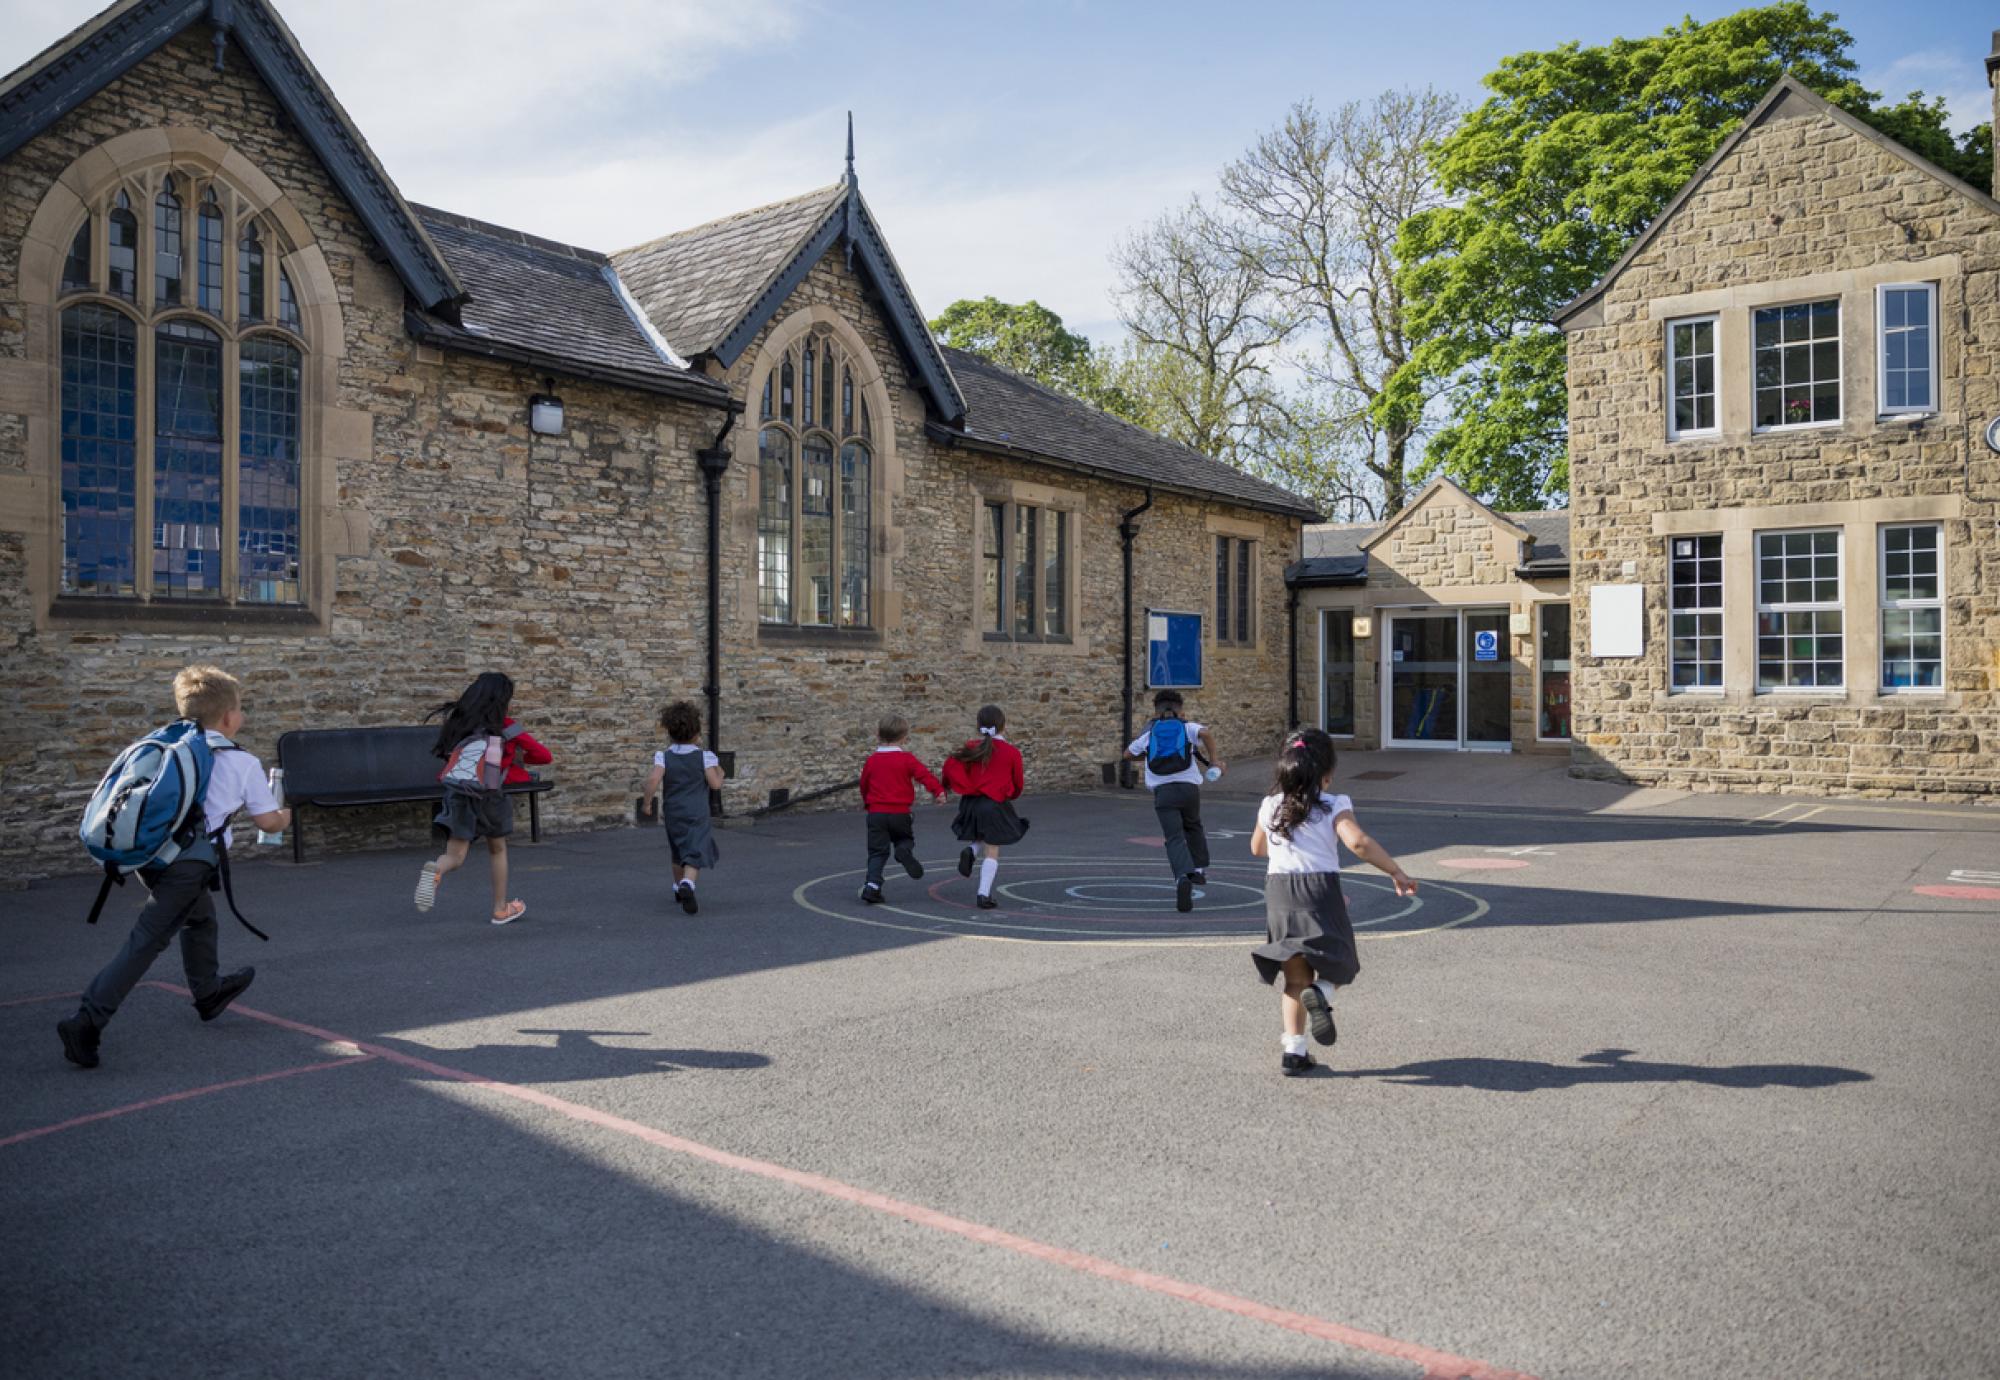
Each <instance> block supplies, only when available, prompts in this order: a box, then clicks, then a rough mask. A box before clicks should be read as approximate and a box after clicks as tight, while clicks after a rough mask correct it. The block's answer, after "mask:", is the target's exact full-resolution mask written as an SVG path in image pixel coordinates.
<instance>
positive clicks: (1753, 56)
mask: <svg viewBox="0 0 2000 1380" xmlns="http://www.w3.org/2000/svg"><path fill="white" fill-rule="evenodd" d="M1851 44H1852V39H1851V38H1850V36H1849V35H1848V33H1847V32H1846V30H1844V29H1842V28H1841V27H1840V26H1839V24H1838V23H1837V21H1836V18H1835V16H1834V15H1832V14H1831V13H1824V12H1820V13H1816V12H1814V11H1813V10H1812V9H1811V8H1810V7H1809V6H1808V5H1806V4H1804V3H1801V2H1800V0H1787V3H1782V4H1774V5H1766V6H1762V7H1760V8H1755V9H1746V10H1742V11H1739V12H1738V13H1736V14H1731V15H1727V16H1724V17H1722V18H1719V19H1715V20H1711V21H1708V22H1706V23H1702V22H1697V21H1695V20H1692V19H1689V20H1685V21H1683V22H1682V23H1680V24H1678V25H1676V26H1674V27H1672V28H1669V29H1667V30H1666V31H1665V32H1663V33H1660V34H1655V35H1652V36H1650V37H1646V38H1638V39H1618V40H1615V41H1613V42H1611V43H1607V44H1603V45H1601V46H1598V47H1591V48H1586V47H1583V46H1581V45H1579V44H1575V43H1569V44H1564V45H1563V46H1562V47H1559V48H1556V49H1554V50H1552V51H1549V52H1535V53H1521V54H1518V55H1516V56H1514V57H1510V58H1507V59H1505V60H1504V61H1502V62H1501V64H1500V67H1499V69H1498V70H1497V71H1495V72H1494V73H1492V74H1491V75H1490V76H1488V77H1487V78H1486V82H1485V84H1486V87H1487V89H1488V90H1489V91H1490V92H1491V93H1492V94H1491V95H1490V96H1489V97H1488V98H1487V99H1486V101H1485V102H1484V103H1483V104H1482V105H1480V106H1479V107H1478V108H1477V109H1475V110H1474V111H1473V112H1472V113H1471V114H1470V115H1468V116H1467V117H1466V118H1465V119H1464V120H1463V121H1462V122H1461V123H1460V125H1459V126H1458V128H1457V129H1456V130H1455V131H1453V133H1452V134H1451V135H1450V136H1449V137H1447V138H1445V139H1443V140H1441V141H1439V142H1438V143H1437V144H1436V145H1434V146H1433V148H1432V158H1433V161H1434V163H1435V166H1436V168H1437V173H1438V178H1439V181H1440V182H1441V183H1442V184H1443V186H1444V189H1445V191H1446V192H1447V193H1448V194H1449V195H1450V196H1451V197H1452V198H1453V204H1452V205H1450V206H1446V207H1442V208H1438V209H1434V210H1429V211H1424V212H1421V213H1419V214H1417V215H1414V216H1412V217H1410V219H1409V220H1407V221H1405V222H1404V224H1403V227H1402V230H1401V233H1400V234H1399V236H1398V240H1397V247H1396V257H1397V259H1398V261H1399V264H1400V269H1399V281H1400V282H1401V284H1402V287H1403V293H1404V296H1405V299H1406V302H1407V304H1408V306H1407V310H1408V314H1409V324H1410V327H1411V329H1412V331H1413V332H1414V333H1415V334H1416V335H1417V337H1418V338H1419V341H1420V343H1419V345H1418V346H1417V348H1416V350H1415V351H1413V352H1412V354H1411V357H1410V360H1409V362H1408V363H1407V364H1406V365H1405V366H1404V367H1403V368H1401V369H1399V370H1398V371H1397V373H1396V375H1395V376H1394V377H1393V378H1392V379H1391V381H1390V386H1389V387H1388V388H1386V389H1385V390H1383V395H1382V397H1381V398H1379V399H1377V400H1376V402H1375V405H1374V406H1375V410H1376V411H1377V413H1378V415H1380V416H1382V417H1384V418H1391V417H1394V416H1396V415H1398V411H1399V409H1400V412H1401V415H1411V414H1412V413H1413V412H1414V411H1415V410H1416V409H1417V408H1419V407H1420V406H1421V401H1422V399H1423V397H1424V396H1425V395H1426V393H1427V392H1428V391H1429V390H1431V389H1433V388H1435V387H1436V386H1437V385H1438V383H1439V381H1445V380H1448V381H1449V382H1450V384H1451V386H1452V393H1451V395H1450V399H1449V401H1450V416H1449V419H1448V421H1447V422H1446V424H1445V425H1444V426H1443V427H1442V428H1440V429H1439V431H1438V432H1437V433H1436V434H1435V435H1433V436H1432V437H1431V439H1430V442H1429V444H1428V446H1427V448H1426V454H1425V465H1426V469H1427V470H1428V471H1437V470H1442V471H1443V472H1444V473H1446V474H1449V475H1451V476H1452V477H1453V478H1454V479H1456V480H1458V481H1459V482H1460V483H1462V484H1464V485H1465V486H1466V487H1467V488H1469V489H1471V490H1473V491H1474V492H1476V493H1480V494H1483V495H1485V496H1487V497H1488V498H1491V499H1493V500H1496V501H1498V502H1499V503H1500V504H1501V505H1502V506H1505V507H1510V508H1525V507H1532V506H1536V505H1538V504H1541V503H1543V502H1545V501H1547V500H1550V499H1555V498H1560V497H1561V496H1562V495H1563V494H1564V493H1565V492H1566V491H1567V489H1568V485H1569V472H1568V458H1567V455H1566V453H1565V452H1566V444H1567V419H1568V399H1567V396H1566V394H1565V390H1564V382H1563V368H1564V341H1563V338H1562V335H1561V333H1560V332H1559V331H1558V330H1557V329H1556V327H1555V326H1554V325H1553V324H1552V322H1551V318H1552V317H1553V315H1554V313H1555V312H1556V310H1557V309H1558V308H1559V307H1561V306H1562V305H1563V304H1564V303H1565V302H1567V301H1568V300H1570V299H1571V298H1572V297H1575V296H1576V295H1577V294H1578V293H1581V292H1582V291H1584V290H1585V289H1586V288H1588V287H1590V286H1591V284H1593V283H1594V282H1596V280H1597V279H1598V278H1599V277H1601V276H1602V275H1603V274H1604V273H1605V272H1606V271H1607V270H1608V269H1609V268H1610V267H1611V265H1612V264H1613V263H1614V262H1615V261H1616V260H1617V258H1618V256H1619V255H1620V254H1621V253H1623V252H1624V250H1625V248H1626V246H1627V245H1628V244H1630V243H1631V241H1632V238H1633V237H1634V236H1635V235H1637V234H1638V233H1639V232H1640V231H1642V230H1644V229H1645V227H1646V226H1647V224H1648V223H1650V222H1651V221H1652V219H1653V218H1654V217H1655V216H1657V215H1658V214H1659V213H1660V210H1661V208H1662V207H1664V206H1665V205H1666V203H1667V202H1668V200H1670V199H1671V198H1672V197H1673V195H1674V193H1675V192H1676V191H1678V190H1679V189H1680V187H1681V186H1682V184H1684V183H1685V182H1686V181H1687V179H1688V178H1689V177H1690V176H1692V175H1693V173H1694V172H1695V170H1696V169H1697V168H1699V167H1700V166H1701V164H1702V163H1703V162H1704V161H1705V160H1706V159H1707V158H1708V157H1709V156H1710V155H1711V154H1713V153H1714V152H1715V150H1716V148H1717V147H1718V146H1720V144H1721V143H1722V141H1723V140H1724V139H1725V138H1726V137H1728V135H1729V134H1730V132H1731V131H1732V130H1734V129H1735V128H1736V126H1737V125H1738V124H1739V123H1740V122H1741V121H1742V119H1743V117H1744V116H1745V115H1747V114H1748V113H1749V112H1750V110H1751V109H1752V108H1753V107H1754V106H1755V105H1756V103H1757V102H1758V101H1759V100H1760V99H1762V98H1763V96H1764V94H1765V93H1766V92H1767V91H1768V90H1769V89H1770V87H1771V85H1772V84H1773V83H1774V82H1776V81H1777V79H1778V78H1779V76H1781V75H1782V74H1784V73H1785V72H1787V71H1789V72H1790V73H1791V74H1792V76H1793V77H1794V78H1796V79H1797V80H1799V81H1800V82H1802V83H1803V84H1804V85H1806V86H1808V87H1810V88H1811V89H1813V90H1814V91H1817V92H1819V93H1820V94H1821V95H1822V96H1825V97H1826V98H1827V99H1829V100H1831V101H1832V102H1834V103H1835V104H1836V105H1839V106H1841V107H1842V108H1844V109H1847V110H1850V111H1853V112H1855V113H1856V114H1859V115H1863V116H1864V117H1866V116H1867V115H1868V114H1869V113H1870V112H1871V110H1872V107H1873V105H1874V102H1875V99H1876V98H1875V96H1874V94H1873V93H1872V92H1869V91H1867V90H1865V89H1863V88H1862V86H1861V85H1860V84H1859V83H1858V82H1857V81H1856V80H1855V77H1854V71H1855V65H1854V61H1853V59H1852V58H1851V57H1849V55H1848V50H1849V48H1850V46H1851ZM1876 118H1878V119H1880V120H1889V121H1891V122H1892V123H1894V125H1895V126H1896V128H1897V129H1899V130H1922V129H1929V128H1931V127H1932V125H1933V124H1935V126H1936V127H1937V128H1938V129H1940V130H1941V129H1942V110H1941V107H1938V106H1937V105H1936V104H1935V103H1929V104H1926V103H1925V102H1924V101H1923V100H1922V98H1921V97H1913V98H1912V99H1911V100H1909V101H1906V102H1904V103H1903V104H1902V105H1901V106H1898V107H1894V108H1892V109H1891V110H1890V111H1887V112H1877V113H1876ZM1897 137H1899V138H1900V137H1902V136H1901V134H1898V135H1897ZM1944 137H1945V138H1946V139H1947V140H1949V136H1948V135H1945V136H1944ZM1989 137H1990V136H1989ZM1978 146H1980V145H1977V144H1976V142H1969V143H1968V144H1966V145H1963V146H1960V145H1954V147H1957V148H1958V149H1959V151H1960V153H1961V155H1963V153H1964V150H1965V149H1966V148H1968V147H1978ZM1984 147H1990V145H1984ZM1934 161H1935V160H1934Z"/></svg>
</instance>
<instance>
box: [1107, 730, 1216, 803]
mask: <svg viewBox="0 0 2000 1380" xmlns="http://www.w3.org/2000/svg"><path fill="white" fill-rule="evenodd" d="M1181 722H1182V723H1183V724H1185V725H1187V738H1188V764H1187V769H1186V770H1185V771H1177V772H1175V773H1174V774H1173V775H1171V776H1155V775H1153V764H1152V763H1151V762H1148V763H1146V789H1147V790H1149V791H1156V790H1158V789H1159V788H1160V787H1162V786H1164V785H1166V784H1167V783H1168V782H1169V781H1185V782H1186V783H1187V784H1188V785H1190V786H1199V785H1200V784H1201V763H1199V762H1197V761H1195V760H1194V755H1195V753H1196V752H1197V751H1198V750H1199V749H1200V747H1201V732H1202V729H1201V725H1200V724H1198V723H1195V722H1194V721H1193V720H1191V719H1183V720H1181ZM1152 741H1153V730H1152V729H1151V728H1150V727H1148V728H1147V729H1146V731H1145V732H1144V733H1141V734H1140V735H1139V736H1138V737H1136V738H1134V739H1133V740H1132V744H1131V746H1130V747H1128V748H1126V749H1125V751H1126V752H1127V753H1129V754H1131V755H1132V756H1135V757H1143V756H1144V755H1145V752H1146V744H1148V743H1150V742H1152Z"/></svg>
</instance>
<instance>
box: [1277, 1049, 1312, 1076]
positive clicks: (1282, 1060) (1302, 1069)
mask: <svg viewBox="0 0 2000 1380" xmlns="http://www.w3.org/2000/svg"><path fill="white" fill-rule="evenodd" d="M1318 1067H1319V1061H1318V1060H1317V1059H1315V1058H1313V1057H1312V1055H1310V1054H1286V1055H1281V1056H1280V1057H1279V1059H1278V1071H1279V1072H1280V1073H1282V1074H1284V1075H1285V1077H1287V1078H1297V1077H1298V1076H1299V1075H1300V1074H1305V1073H1311V1072H1312V1071H1313V1070H1314V1069H1316V1068H1318Z"/></svg>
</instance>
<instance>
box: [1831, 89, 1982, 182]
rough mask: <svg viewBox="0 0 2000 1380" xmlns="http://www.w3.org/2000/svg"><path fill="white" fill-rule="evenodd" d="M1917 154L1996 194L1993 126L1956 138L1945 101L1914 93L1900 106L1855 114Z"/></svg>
mask: <svg viewBox="0 0 2000 1380" xmlns="http://www.w3.org/2000/svg"><path fill="white" fill-rule="evenodd" d="M1856 113H1857V114H1858V115H1860V116H1861V118H1862V119H1864V120H1866V121H1867V122H1868V123H1869V124H1871V125H1873V126H1875V128H1877V129H1879V130H1881V131H1882V132H1883V133H1884V134H1886V135H1888V136H1889V137H1890V138H1891V139H1894V140H1895V141H1896V142H1897V143H1899V144H1901V145H1902V146H1903V147H1904V148H1906V149H1908V150H1909V151H1910V152H1912V153H1914V154H1918V155H1920V156H1922V157H1924V158H1928V159H1929V160H1930V161H1931V162H1933V163H1935V164H1937V165H1938V166H1939V167H1940V168H1943V169H1944V170H1945V171H1946V172H1948V173H1950V174H1951V175H1952V176H1953V177H1955V178H1957V179H1958V180H1959V181H1961V182H1969V183H1971V184H1972V185H1973V186H1975V187H1977V188H1978V189H1979V190H1980V191H1982V192H1986V193H1988V194H1989V195H1990V194H1991V193H1992V191H1993V125H1992V123H1991V122H1990V121H1989V122H1988V123H1986V124H1983V125H1980V126H1978V127H1977V128H1975V129H1971V130H1968V131H1966V133H1965V134H1963V135H1960V136H1958V137H1953V135H1952V132H1951V124H1950V120H1951V115H1950V112H1948V111H1947V110H1946V109H1945V108H1944V97H1942V96H1938V97H1935V98H1933V99H1930V100H1926V99H1925V98H1924V93H1923V92H1921V91H1912V92H1911V93H1910V94H1909V95H1907V96H1905V97H1904V98H1903V99H1902V101H1901V102H1900V103H1899V104H1896V105H1884V106H1877V107H1876V108H1875V109H1873V110H1862V111H1857V112H1856Z"/></svg>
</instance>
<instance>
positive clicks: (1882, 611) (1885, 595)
mask: <svg viewBox="0 0 2000 1380" xmlns="http://www.w3.org/2000/svg"><path fill="white" fill-rule="evenodd" d="M1926 527H1927V528H1929V529H1930V530H1932V531H1934V532H1936V533H1937V548H1936V549H1937V594H1936V595H1934V596H1933V597H1931V598H1929V599H1891V598H1890V597H1889V533H1890V532H1892V531H1912V530H1915V529H1917V528H1926ZM1875 572H1876V579H1875V594H1876V604H1877V610H1876V629H1875V635H1876V639H1877V645H1876V649H1875V676H1876V683H1877V684H1876V688H1877V689H1878V690H1880V692H1881V693H1882V694H1884V695H1942V694H1943V693H1944V692H1945V684H1944V676H1945V668H1946V667H1947V666H1949V665H1950V664H1951V662H1950V660H1949V659H1948V658H1947V655H1946V645H1945V619H1944V572H1945V550H1944V524H1943V523H1941V522H1885V523H1883V524H1882V525H1881V526H1880V527H1878V528H1877V529H1876V531H1875ZM1920 609H1936V610H1937V615H1938V683H1937V684H1936V685H1890V684H1889V679H1888V677H1887V676H1885V675H1883V674H1882V672H1883V670H1884V669H1885V667H1886V665H1887V662H1888V657H1887V654H1886V652H1887V648H1888V645H1889V629H1888V626H1887V625H1888V617H1887V615H1889V614H1891V613H1904V612H1913V611H1916V610H1920Z"/></svg>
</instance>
